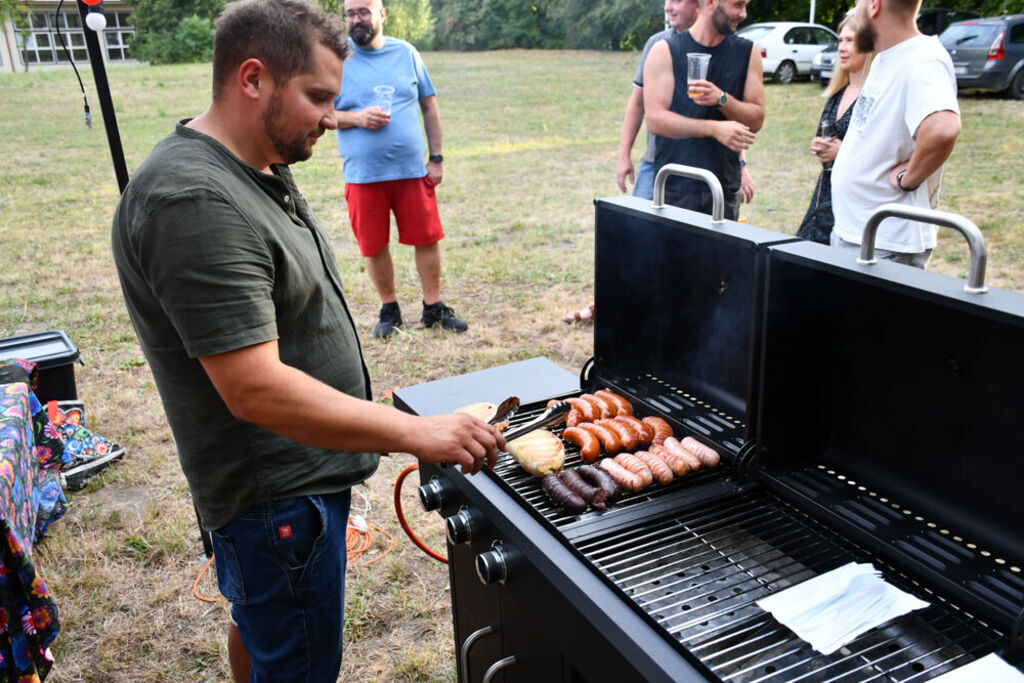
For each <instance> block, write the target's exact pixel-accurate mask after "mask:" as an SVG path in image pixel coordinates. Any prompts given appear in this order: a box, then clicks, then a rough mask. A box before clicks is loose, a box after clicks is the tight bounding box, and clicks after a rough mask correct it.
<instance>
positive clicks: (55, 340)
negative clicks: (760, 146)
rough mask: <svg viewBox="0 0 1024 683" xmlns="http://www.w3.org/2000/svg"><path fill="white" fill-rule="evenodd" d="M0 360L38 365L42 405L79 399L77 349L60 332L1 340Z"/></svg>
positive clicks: (38, 393)
mask: <svg viewBox="0 0 1024 683" xmlns="http://www.w3.org/2000/svg"><path fill="white" fill-rule="evenodd" d="M0 358H21V359H23V360H29V361H32V362H33V363H35V364H36V366H37V368H38V369H39V385H38V386H37V387H36V397H37V398H38V399H39V400H40V401H41V402H43V403H46V402H47V401H52V400H60V401H63V400H68V399H75V398H78V389H77V388H76V386H75V362H76V361H78V359H79V353H78V347H77V346H75V343H74V342H73V341H71V338H70V337H68V335H67V334H65V333H64V332H62V331H61V330H47V331H46V332H33V333H31V334H22V335H18V336H16V337H8V338H7V339H2V340H0Z"/></svg>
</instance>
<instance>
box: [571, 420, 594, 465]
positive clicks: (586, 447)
mask: <svg viewBox="0 0 1024 683" xmlns="http://www.w3.org/2000/svg"><path fill="white" fill-rule="evenodd" d="M562 438H563V439H567V440H569V441H571V442H572V443H574V444H576V445H577V446H579V447H580V457H581V458H583V461H584V462H594V461H595V460H597V456H599V455H601V443H600V442H599V441H598V440H597V437H596V436H595V435H594V434H591V433H590V432H589V431H587V430H586V429H582V428H580V427H566V428H565V429H563V430H562Z"/></svg>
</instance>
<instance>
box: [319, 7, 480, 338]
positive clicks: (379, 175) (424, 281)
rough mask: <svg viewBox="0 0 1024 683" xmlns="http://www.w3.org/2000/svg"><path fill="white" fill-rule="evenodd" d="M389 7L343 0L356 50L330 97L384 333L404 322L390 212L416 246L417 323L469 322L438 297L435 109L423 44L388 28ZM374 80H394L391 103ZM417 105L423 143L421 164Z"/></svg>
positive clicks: (352, 213) (401, 234) (349, 200)
mask: <svg viewBox="0 0 1024 683" xmlns="http://www.w3.org/2000/svg"><path fill="white" fill-rule="evenodd" d="M386 16H387V15H386V12H385V10H384V7H383V6H382V5H381V0H346V2H345V21H346V23H347V24H348V33H349V37H350V39H351V41H352V43H353V48H354V50H353V55H352V57H351V58H350V59H349V60H348V61H347V62H345V69H344V73H343V75H342V79H341V94H340V95H338V96H337V97H336V98H335V99H334V108H335V109H336V110H337V112H336V120H337V124H338V132H337V135H338V151H339V152H341V156H342V157H343V158H344V160H345V164H344V172H345V202H346V204H347V205H348V215H349V220H350V222H351V223H352V232H353V233H354V234H355V237H356V241H357V242H358V243H359V250H360V252H361V253H362V255H363V256H364V257H365V258H366V271H367V272H368V273H369V274H370V280H372V281H373V285H374V287H376V288H377V294H379V295H380V299H381V304H382V306H381V309H380V315H379V319H378V321H377V324H376V325H375V326H374V328H373V336H374V337H378V338H381V339H384V338H387V337H388V336H390V335H391V333H392V332H394V331H395V328H396V327H399V326H401V324H402V312H401V310H400V309H399V307H398V297H397V296H396V294H395V270H394V264H393V263H392V260H391V251H390V249H389V247H388V240H389V237H390V232H391V215H390V214H391V212H392V211H393V212H394V214H395V222H396V223H397V224H398V241H399V242H400V243H401V244H408V245H412V246H413V247H415V249H416V270H417V271H418V272H419V276H420V284H421V286H422V288H423V315H422V317H421V321H422V323H423V324H424V325H425V326H427V327H433V326H435V325H440V326H441V327H442V328H443V329H446V330H452V331H455V332H464V331H466V329H467V328H468V325H466V323H465V322H463V321H462V320H459V318H457V317H456V316H455V312H454V311H453V310H452V309H451V308H450V307H448V306H446V305H445V304H444V302H442V301H441V248H440V245H439V244H438V243H439V242H440V240H441V238H443V237H444V230H443V229H442V228H441V217H440V215H439V214H438V211H437V196H436V194H435V190H434V188H435V187H436V186H437V185H438V184H440V182H441V180H442V179H443V178H444V171H443V169H442V165H441V164H442V162H443V161H444V157H442V156H441V111H440V109H439V108H438V106H437V96H436V95H435V93H434V85H433V83H431V82H430V76H429V75H428V74H427V69H426V67H425V66H424V65H423V59H422V58H421V57H420V54H419V52H417V51H416V48H414V47H413V46H412V45H410V44H409V43H407V42H405V41H403V40H399V39H397V38H392V37H390V36H385V35H384V32H383V26H384V19H385V17H386ZM378 86H387V87H389V88H391V89H393V90H392V91H391V92H392V93H393V95H392V98H393V99H392V102H391V104H390V110H388V106H387V105H386V104H385V103H383V102H379V101H378V95H377V93H376V92H375V89H378V90H379V88H378ZM419 112H422V113H423V130H425V131H426V136H427V147H428V148H429V156H428V161H427V164H426V165H424V163H423V157H424V156H427V154H426V152H427V150H424V147H423V133H422V132H421V130H420V117H419Z"/></svg>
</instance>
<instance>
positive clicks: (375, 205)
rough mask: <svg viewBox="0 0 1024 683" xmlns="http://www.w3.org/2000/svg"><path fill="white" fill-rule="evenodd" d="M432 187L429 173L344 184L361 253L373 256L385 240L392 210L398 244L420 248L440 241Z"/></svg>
mask: <svg viewBox="0 0 1024 683" xmlns="http://www.w3.org/2000/svg"><path fill="white" fill-rule="evenodd" d="M434 187H435V186H434V183H433V182H431V180H430V176H423V177H422V178H407V179H403V180H386V181H383V182H379V183H346V184H345V202H346V203H347V204H348V218H349V222H351V223H352V233H353V234H354V235H355V236H356V242H358V243H359V251H360V252H361V253H362V254H363V256H373V255H374V254H376V253H377V252H378V251H380V250H381V249H382V248H383V247H384V245H385V244H387V243H388V240H389V238H390V235H391V212H392V211H394V212H395V222H396V223H397V224H398V241H399V243H401V244H406V245H409V246H414V247H421V246H424V245H427V244H434V243H435V242H439V241H440V240H441V238H442V237H444V230H443V229H442V228H441V215H440V214H439V213H438V212H437V195H436V194H435V193H434Z"/></svg>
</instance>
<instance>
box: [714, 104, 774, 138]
mask: <svg viewBox="0 0 1024 683" xmlns="http://www.w3.org/2000/svg"><path fill="white" fill-rule="evenodd" d="M721 110H722V114H724V115H725V118H727V119H729V120H731V121H737V122H739V123H742V124H743V125H745V126H746V127H747V128H749V129H750V130H752V131H753V132H755V133H756V132H758V131H759V130H761V127H762V126H763V125H764V103H758V102H744V101H743V100H738V99H736V98H735V97H732V96H731V95H730V96H729V98H728V99H727V100H726V101H725V105H723V106H722V107H721Z"/></svg>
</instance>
